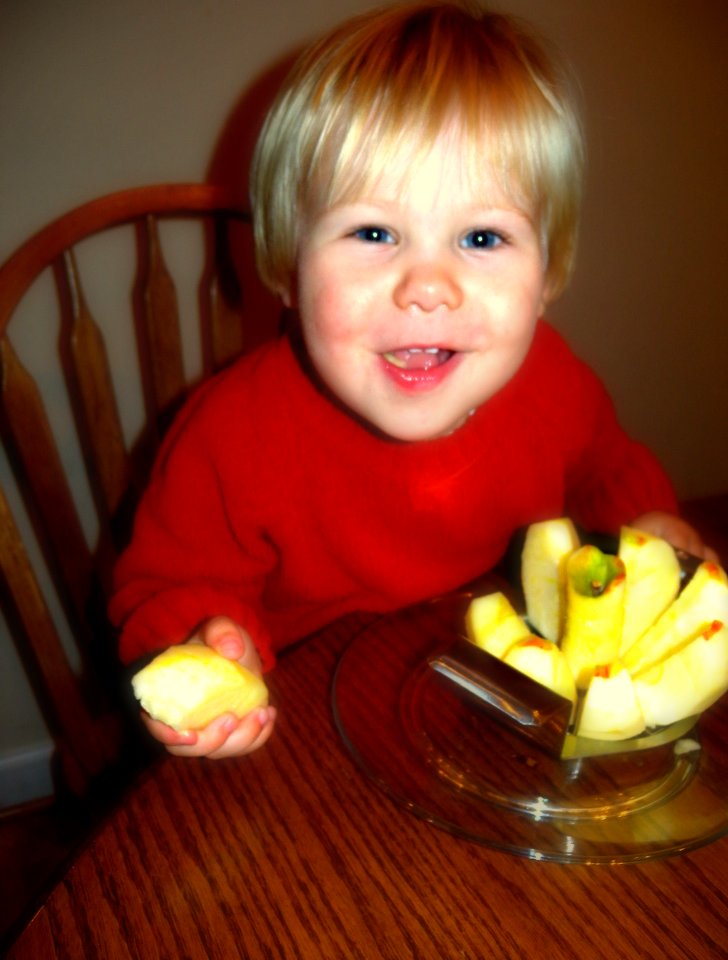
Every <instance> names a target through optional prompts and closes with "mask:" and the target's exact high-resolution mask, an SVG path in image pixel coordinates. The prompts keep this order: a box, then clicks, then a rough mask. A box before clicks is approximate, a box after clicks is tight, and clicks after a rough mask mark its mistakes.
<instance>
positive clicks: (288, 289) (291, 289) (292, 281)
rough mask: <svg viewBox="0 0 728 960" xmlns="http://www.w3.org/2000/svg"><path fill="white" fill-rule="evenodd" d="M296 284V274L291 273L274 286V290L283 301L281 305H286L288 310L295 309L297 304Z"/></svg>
mask: <svg viewBox="0 0 728 960" xmlns="http://www.w3.org/2000/svg"><path fill="white" fill-rule="evenodd" d="M297 286H298V284H297V282H296V276H295V274H293V275H292V276H290V277H289V278H288V280H286V281H285V282H283V283H280V284H279V285H278V286H277V287H276V288H275V292H276V293H277V294H278V296H279V297H280V298H281V301H282V302H283V306H284V307H286V308H287V309H288V310H295V308H296V306H297V301H298V297H297V295H296V294H297Z"/></svg>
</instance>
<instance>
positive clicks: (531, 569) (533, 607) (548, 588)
mask: <svg viewBox="0 0 728 960" xmlns="http://www.w3.org/2000/svg"><path fill="white" fill-rule="evenodd" d="M578 547H579V536H578V534H577V532H576V528H575V527H574V524H573V523H572V522H571V520H569V519H568V518H565V517H561V518H559V519H556V520H544V521H542V522H541V523H532V524H531V525H530V527H529V528H528V530H527V532H526V539H525V541H524V544H523V552H522V554H521V586H522V587H523V595H524V598H525V601H526V617H527V618H528V621H529V623H530V624H531V626H532V627H533V628H534V630H537V631H538V632H539V633H540V634H541V635H542V636H544V637H546V639H547V640H553V641H556V640H558V639H559V637H560V636H561V632H562V629H563V626H564V617H565V612H564V611H565V603H566V573H565V565H566V559H567V557H568V556H569V555H570V554H571V553H573V552H574V550H576V549H578Z"/></svg>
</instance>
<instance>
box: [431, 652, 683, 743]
mask: <svg viewBox="0 0 728 960" xmlns="http://www.w3.org/2000/svg"><path fill="white" fill-rule="evenodd" d="M428 665H429V667H431V668H432V670H434V671H435V672H436V673H437V674H439V675H440V676H441V677H443V678H444V679H445V680H446V681H448V682H449V683H450V684H452V685H454V689H456V690H457V691H458V693H459V694H460V695H461V696H462V698H463V699H465V700H467V701H468V702H469V703H470V704H471V705H472V706H474V707H475V708H476V709H480V710H484V711H485V712H486V713H488V714H489V715H490V716H491V717H493V719H495V720H497V721H498V722H499V723H502V724H505V725H506V726H507V727H508V728H509V729H510V730H512V731H515V732H516V733H518V734H519V735H520V736H522V737H524V738H526V739H527V740H529V741H530V742H531V743H534V744H536V745H537V746H539V747H540V748H541V749H543V750H545V751H546V752H547V753H548V754H550V755H551V756H555V757H558V758H561V759H562V760H572V759H579V758H585V757H600V756H606V755H609V754H619V753H631V752H633V751H637V750H648V749H650V748H652V747H659V746H662V745H663V744H666V743H671V742H673V741H675V740H679V739H680V738H681V737H684V736H685V735H686V734H687V733H689V732H690V730H692V728H693V727H694V726H695V723H696V721H697V719H698V717H697V716H692V717H685V718H684V719H682V720H679V721H677V722H675V723H672V724H670V725H669V726H666V727H660V728H658V729H655V730H652V731H645V732H644V733H641V734H639V735H637V736H634V737H630V738H628V739H624V740H594V739H592V738H591V737H583V736H577V735H576V734H575V733H574V728H573V724H572V718H573V716H574V715H575V713H576V711H575V708H574V704H572V702H571V701H570V700H567V699H566V697H562V696H560V695H559V694H557V693H554V691H553V690H550V689H549V688H548V687H545V686H543V685H542V684H540V683H537V682H536V681H535V680H532V679H531V678H530V677H529V676H526V674H524V673H521V672H520V671H519V670H516V669H515V668H514V667H511V666H510V665H509V664H507V663H504V662H503V661H502V660H499V659H498V658H497V657H494V656H492V655H491V654H489V653H487V652H486V651H485V650H481V649H480V647H477V646H476V645H475V644H474V643H472V642H471V641H470V640H467V639H465V638H464V637H463V638H460V639H458V640H456V641H455V643H454V644H453V645H452V646H450V647H448V648H447V650H444V651H442V652H438V653H434V654H432V656H430V657H429V658H428ZM577 709H578V707H577Z"/></svg>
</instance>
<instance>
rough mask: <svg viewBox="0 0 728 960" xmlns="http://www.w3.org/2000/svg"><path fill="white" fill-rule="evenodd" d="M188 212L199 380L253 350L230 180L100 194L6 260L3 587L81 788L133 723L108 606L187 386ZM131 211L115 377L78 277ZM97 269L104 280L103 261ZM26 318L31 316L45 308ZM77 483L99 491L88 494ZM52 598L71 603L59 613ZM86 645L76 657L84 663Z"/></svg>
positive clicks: (0, 409)
mask: <svg viewBox="0 0 728 960" xmlns="http://www.w3.org/2000/svg"><path fill="white" fill-rule="evenodd" d="M183 220H184V221H188V220H198V221H200V222H201V223H202V225H203V226H202V227H201V228H200V234H199V235H200V238H201V242H200V250H201V251H202V253H203V258H204V265H203V267H202V269H201V274H200V275H201V280H200V286H199V296H198V308H197V310H196V313H197V315H198V322H199V328H198V331H199V341H200V351H199V352H200V356H201V358H202V359H201V367H200V369H199V371H198V372H197V374H196V375H195V377H194V379H199V378H200V377H204V376H207V375H208V374H210V373H211V372H212V371H214V370H216V369H218V368H219V367H221V366H222V365H223V364H225V363H227V362H228V361H229V360H230V359H231V358H232V357H234V356H235V355H237V354H238V353H240V352H241V351H243V350H244V349H245V348H246V344H247V339H250V338H249V337H248V338H247V339H246V330H245V329H244V325H243V321H242V310H241V304H242V294H241V287H240V283H239V279H238V271H237V270H236V265H235V260H236V244H237V245H242V247H243V248H244V255H245V256H247V253H246V252H245V251H249V250H250V223H249V217H248V215H247V213H246V212H245V211H244V210H242V209H240V206H239V205H238V204H237V203H236V201H235V198H234V197H233V196H232V195H231V194H230V192H229V191H227V190H225V189H224V188H220V187H215V186H209V185H202V184H194V185H163V186H153V187H145V188H140V189H134V190H126V191H123V192H120V193H115V194H113V195H110V196H106V197H102V198H100V199H97V200H94V201H92V202H90V203H87V204H85V205H83V206H81V207H79V208H78V209H75V210H73V211H72V212H70V213H68V214H66V215H65V216H62V217H60V218H59V219H57V220H55V221H54V222H53V223H51V224H49V225H48V226H47V227H45V229H43V230H41V231H40V232H39V233H38V234H36V235H35V236H34V237H32V238H31V239H30V240H29V241H28V242H27V243H25V244H24V245H23V246H22V247H20V249H18V250H17V252H16V253H15V254H14V255H13V256H11V257H10V259H9V260H8V261H7V262H6V263H5V264H4V266H2V268H0V423H1V426H2V439H3V445H4V448H5V452H6V456H7V459H8V463H9V464H10V467H11V471H10V475H9V476H8V477H5V478H2V479H3V484H2V487H0V597H1V599H2V608H3V612H4V614H5V617H6V620H7V622H8V624H9V625H10V629H11V633H12V635H13V638H14V640H15V642H16V644H17V647H18V650H19V652H20V655H21V659H22V662H23V664H24V665H25V668H26V670H27V672H28V676H29V678H30V679H31V682H32V685H33V688H34V691H35V693H36V696H37V699H38V703H39V705H40V708H41V711H42V713H43V716H44V718H45V721H46V723H47V725H48V727H49V730H50V731H51V733H52V736H53V738H54V742H55V746H56V750H57V760H58V773H59V778H60V779H59V782H60V784H61V789H65V790H68V791H70V792H71V794H73V795H76V796H80V795H83V794H84V792H86V791H87V790H88V789H89V787H90V786H91V785H92V784H94V783H95V782H97V781H98V780H99V778H100V777H102V776H103V775H104V773H105V771H108V770H109V769H110V768H113V767H114V765H115V764H116V763H118V761H119V758H120V756H122V755H123V752H124V749H123V748H124V745H125V743H127V742H128V734H129V731H128V729H126V728H125V724H124V722H123V718H124V716H125V703H124V697H125V694H124V692H123V691H124V690H125V689H126V688H127V686H128V685H127V684H126V683H121V682H120V671H119V669H118V668H117V666H116V663H115V649H114V648H115V643H114V639H113V635H112V633H111V631H110V629H109V625H108V624H107V622H106V619H105V605H106V599H107V596H108V590H109V576H110V572H111V569H112V566H113V563H114V561H115V558H116V556H117V554H118V551H119V549H120V548H121V547H122V546H123V544H124V542H125V540H126V537H127V536H128V521H129V518H130V516H131V512H132V510H133V506H134V503H135V500H136V497H137V495H138V493H139V491H140V490H141V488H142V487H143V485H144V481H145V477H146V473H147V470H148V468H149V465H150V462H151V459H152V458H153V456H154V452H155V450H156V448H157V445H158V442H159V438H160V436H161V434H162V433H163V431H164V428H165V426H166V424H167V422H168V420H169V418H170V416H171V414H172V413H173V412H174V410H176V408H177V407H178V406H179V404H180V402H181V401H182V400H183V398H184V397H185V395H186V393H187V392H188V390H189V387H190V379H191V378H190V375H189V374H187V373H186V372H185V363H184V358H183V347H182V339H181V327H180V321H179V312H178V296H177V289H178V282H177V281H175V280H173V277H172V274H171V272H170V270H169V268H168V266H167V264H166V262H165V257H164V255H163V243H162V241H161V240H160V236H161V235H162V233H163V232H164V231H165V230H167V231H169V230H175V229H187V228H180V227H178V226H174V227H172V226H167V222H168V221H169V222H170V223H171V222H174V223H175V225H176V224H179V222H180V221H183ZM122 226H124V230H125V231H126V232H127V233H128V234H129V236H130V238H131V240H132V241H133V247H134V248H135V250H136V253H135V254H133V256H134V257H135V258H136V280H135V283H134V285H133V289H132V291H131V297H130V302H129V307H130V309H129V311H128V324H129V325H130V329H133V340H134V342H135V344H136V348H135V351H134V353H135V354H136V356H135V357H134V358H133V359H134V365H135V367H136V369H135V370H133V371H131V370H121V371H117V372H116V376H114V364H115V362H116V360H117V357H116V356H115V355H114V353H115V350H114V349H109V347H108V346H107V344H106V341H107V339H108V338H107V335H106V334H105V333H104V332H103V326H104V325H103V324H101V323H99V322H98V320H100V319H101V318H99V317H97V318H94V316H92V311H91V309H90V308H89V306H88V298H87V296H86V293H85V292H84V288H85V287H86V286H87V281H88V279H89V278H88V277H85V278H84V285H83V286H82V279H81V274H82V273H83V271H82V270H81V269H79V265H78V264H79V263H80V262H81V259H82V258H81V257H80V256H79V255H78V251H80V249H81V246H84V247H85V245H86V244H87V243H88V242H89V240H88V238H90V237H95V238H97V239H98V237H99V236H100V234H101V233H102V232H108V231H109V230H111V229H112V228H113V229H114V230H116V229H117V228H121V227H122ZM46 270H50V271H51V272H52V276H53V278H54V287H55V291H56V293H57V299H58V316H59V320H58V328H57V329H58V335H57V338H55V337H51V336H49V334H48V332H47V329H48V328H47V325H45V326H44V325H42V324H40V323H38V328H37V329H38V334H37V336H35V335H34V337H35V343H34V350H33V353H34V354H40V356H41V362H40V373H33V372H31V370H30V369H29V364H28V363H25V364H24V363H23V362H21V359H20V358H19V351H18V349H16V347H15V346H14V341H15V339H16V337H18V336H19V334H20V333H25V334H26V339H27V331H26V330H25V325H26V324H27V323H28V322H29V321H28V320H27V319H26V318H25V317H23V318H22V319H20V314H19V308H20V307H21V306H22V302H23V300H24V298H26V297H27V295H28V292H29V290H30V288H31V286H32V285H33V284H34V282H35V281H36V279H37V278H38V277H39V276H40V275H41V274H42V273H43V272H44V271H46ZM95 273H96V274H98V271H95ZM92 279H93V280H94V282H95V284H96V285H98V283H99V277H98V275H95V276H94V277H93V278H92ZM16 317H17V318H18V319H16V320H15V322H14V318H16ZM30 322H32V323H33V324H34V325H35V323H36V318H33V319H32V321H30ZM123 322H124V323H127V320H126V319H125V320H124V321H123ZM21 325H22V327H23V329H21ZM55 364H57V365H58V369H59V370H60V371H62V376H61V375H59V377H58V379H59V382H60V383H62V384H63V387H64V393H65V394H66V396H64V398H63V401H64V403H65V402H66V401H67V403H68V409H69V410H70V418H71V423H72V429H73V431H75V435H76V436H77V440H78V444H77V448H78V449H79V450H80V451H81V452H82V453H81V454H78V455H74V453H73V450H69V449H68V448H67V447H64V445H63V444H62V443H61V444H59V442H58V440H57V439H56V437H55V436H54V429H53V427H52V425H51V418H50V416H49V413H50V412H53V411H55V408H56V405H57V402H58V401H57V400H56V399H54V398H51V399H50V400H49V399H48V398H47V397H45V396H44V388H45V387H47V384H46V383H44V382H43V381H44V380H45V379H47V371H48V370H49V369H51V367H52V366H53V365H55ZM53 368H54V369H55V367H53ZM132 373H133V374H134V379H138V381H139V383H140V384H141V394H142V397H143V400H142V408H143V415H142V420H143V423H142V426H141V428H140V429H139V430H137V431H136V435H135V436H134V437H133V438H132V440H129V439H127V438H125V430H124V426H123V417H122V416H121V414H122V413H123V411H124V404H125V402H126V398H125V396H119V393H120V392H122V393H124V391H125V385H126V384H127V383H128V382H130V380H131V374H132ZM115 383H116V384H117V386H116V387H115V386H114V384H115ZM119 384H121V391H120V388H119ZM56 432H57V430H56ZM126 432H127V434H128V430H127V431H126ZM79 484H81V485H82V486H83V488H84V489H85V490H87V491H89V494H88V497H87V500H88V502H87V503H86V504H85V506H83V507H80V506H79V503H78V500H79V496H78V493H77V492H76V491H77V490H78V488H79ZM13 485H15V490H16V493H15V503H16V507H15V509H11V503H12V502H13V496H12V490H11V489H10V488H12V487H13ZM6 487H8V489H5V488H6ZM21 501H22V509H20V508H18V507H17V504H18V503H19V502H21ZM84 509H85V510H86V512H87V513H88V514H89V515H90V517H91V519H90V520H89V519H88V518H86V519H84V516H83V510H84ZM16 514H24V515H25V516H24V518H23V517H22V516H20V515H17V516H16ZM89 526H90V528H91V529H92V531H93V532H92V534H91V535H89V533H88V530H89ZM44 578H45V579H44ZM49 593H50V594H52V597H53V601H54V602H53V603H51V602H50V599H49ZM56 598H57V599H56ZM54 603H56V604H57V608H58V609H59V610H60V611H61V616H59V615H58V614H57V613H54V612H53V611H54ZM59 621H60V623H59ZM65 634H67V635H65ZM69 637H70V641H69ZM69 643H70V646H71V651H70V652H69ZM74 648H77V650H75V649H74ZM74 656H76V657H77V661H78V662H80V669H79V668H78V666H76V668H75V669H74V666H73V665H72V661H73V659H74ZM127 712H128V713H130V711H127Z"/></svg>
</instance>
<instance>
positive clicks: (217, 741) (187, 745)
mask: <svg viewBox="0 0 728 960" xmlns="http://www.w3.org/2000/svg"><path fill="white" fill-rule="evenodd" d="M143 719H144V723H145V724H146V726H147V729H148V730H149V731H150V733H151V734H152V736H154V737H156V739H157V740H159V741H160V742H161V743H163V744H164V746H165V747H166V748H167V751H168V752H169V753H171V754H172V755H173V756H175V757H209V758H210V759H211V760H220V759H223V758H225V757H239V756H243V755H244V754H247V753H252V752H253V751H254V750H257V749H258V748H259V747H262V746H263V744H264V743H265V742H266V741H267V740H268V739H269V737H270V735H271V734H272V732H273V727H274V726H275V719H276V710H275V707H270V706H268V707H261V708H260V709H258V710H253V711H251V712H250V713H249V714H247V715H246V716H244V717H242V718H241V719H238V718H237V717H235V716H234V715H233V714H231V713H225V714H222V715H221V716H219V717H216V718H215V719H214V720H213V721H212V723H210V724H209V725H208V726H207V727H205V729H204V730H197V731H185V732H179V731H177V730H173V729H172V728H171V727H168V726H166V724H163V723H159V721H157V720H152V719H151V718H149V717H145V716H143Z"/></svg>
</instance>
